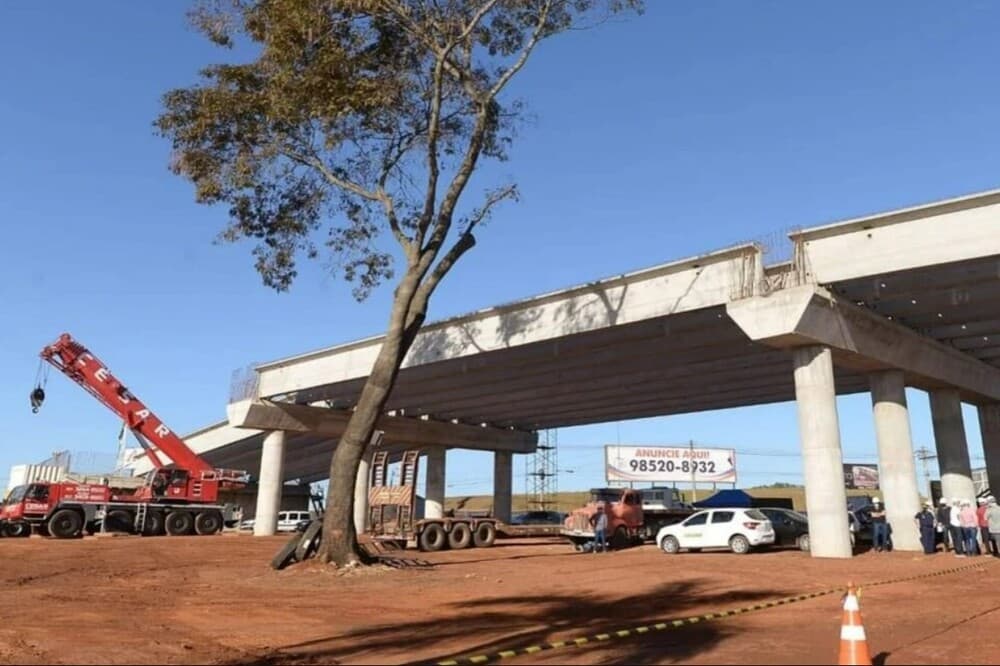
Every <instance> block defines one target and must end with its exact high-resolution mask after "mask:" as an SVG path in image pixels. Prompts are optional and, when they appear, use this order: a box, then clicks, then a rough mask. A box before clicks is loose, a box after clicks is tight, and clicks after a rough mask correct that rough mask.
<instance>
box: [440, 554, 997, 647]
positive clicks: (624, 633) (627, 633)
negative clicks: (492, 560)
mask: <svg viewBox="0 0 1000 666" xmlns="http://www.w3.org/2000/svg"><path fill="white" fill-rule="evenodd" d="M966 569H979V570H980V571H985V569H984V568H983V565H982V564H979V563H977V564H971V565H968V566H964V567H955V568H952V569H943V570H941V571H935V572H933V573H929V574H920V575H917V576H907V577H905V578H893V579H890V580H881V581H876V582H874V583H867V586H868V587H875V586H878V585H891V584H893V583H903V582H906V581H911V580H917V579H920V578H930V577H933V576H944V575H947V574H952V573H957V572H959V571H965V570H966ZM836 592H843V588H839V587H837V588H832V589H829V590H821V591H819V592H811V593H809V594H799V595H797V596H794V597H785V598H783V599H774V600H772V601H762V602H760V603H757V604H754V605H752V606H744V607H743V608H734V609H732V610H725V611H714V612H712V613H705V614H704V615H693V616H691V617H688V618H683V619H677V620H665V621H663V622H657V623H656V624H652V625H644V626H641V627H634V628H631V629H618V630H615V631H610V632H606V633H602V634H596V635H594V636H583V637H580V638H572V639H569V640H562V641H552V642H550V643H540V644H538V645H530V646H528V647H523V648H516V649H510V650H503V651H501V652H495V653H493V654H480V655H475V656H470V657H452V658H451V659H446V660H445V661H439V662H437V666H462V665H463V664H483V663H487V662H490V661H498V660H500V659H510V658H512V657H519V656H523V655H526V654H536V653H538V652H542V651H544V650H557V649H560V648H567V647H582V646H584V645H588V644H590V643H600V642H606V641H610V640H611V639H612V638H630V637H633V636H641V635H642V634H647V633H649V632H651V631H666V630H669V629H678V628H680V627H685V626H690V625H692V624H698V623H699V622H711V621H714V620H721V619H723V618H726V617H729V616H731V615H741V614H743V613H751V612H753V611H759V610H764V609H767V608H774V607H775V606H783V605H785V604H793V603H797V602H799V601H807V600H809V599H815V598H817V597H824V596H827V595H829V594H834V593H836ZM857 597H858V599H860V598H861V587H860V586H859V587H858V588H857Z"/></svg>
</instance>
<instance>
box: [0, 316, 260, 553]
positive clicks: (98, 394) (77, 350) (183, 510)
mask: <svg viewBox="0 0 1000 666" xmlns="http://www.w3.org/2000/svg"><path fill="white" fill-rule="evenodd" d="M40 356H41V357H42V360H44V361H46V362H48V363H49V364H51V365H52V366H54V367H55V368H57V369H58V370H59V371H60V372H62V373H63V374H64V375H66V376H67V377H69V378H70V379H72V380H73V381H74V382H76V383H77V384H79V385H80V386H81V387H82V388H83V389H84V390H85V391H87V392H88V393H90V394H91V395H92V396H94V397H95V398H97V400H99V401H100V402H101V403H103V404H104V406H105V407H107V408H108V409H110V410H111V411H112V412H114V413H115V414H117V415H118V416H119V417H121V418H122V420H123V421H124V422H125V425H126V426H127V427H128V428H129V429H130V430H131V431H132V432H133V434H134V435H135V437H136V439H137V440H138V441H139V444H140V446H142V448H143V450H144V452H145V454H146V457H147V458H148V459H149V461H150V463H152V466H153V469H152V471H150V472H149V473H148V474H147V475H146V476H145V478H143V477H101V478H98V479H92V478H90V477H84V478H82V479H74V478H72V477H68V478H67V480H65V481H59V482H47V481H44V482H43V481H38V482H34V483H30V484H27V485H24V486H19V487H17V488H14V489H12V490H11V492H10V494H9V495H8V497H7V499H6V500H5V501H4V504H3V507H2V508H0V534H4V535H8V536H28V535H29V534H30V532H31V528H32V527H34V528H35V529H36V530H37V531H38V532H40V533H42V534H49V535H51V536H54V537H57V538H71V537H75V536H79V535H80V534H82V532H83V531H84V530H85V529H87V530H93V529H95V527H94V526H95V525H96V524H97V523H98V521H102V528H103V529H105V530H106V531H120V532H135V533H137V534H143V535H148V536H153V535H159V534H162V533H163V532H166V533H167V534H170V535H182V534H191V533H192V532H195V533H197V534H215V533H217V532H219V531H221V530H222V527H223V524H224V520H223V513H224V512H225V511H227V510H228V508H229V507H227V506H223V505H219V504H218V496H219V490H220V488H232V489H238V488H242V487H244V486H245V485H246V477H247V474H246V472H244V471H240V470H228V469H216V468H214V467H213V466H212V465H210V464H208V463H207V462H206V461H205V460H204V459H202V458H201V457H200V456H199V455H198V454H196V453H195V452H194V451H192V450H191V449H190V448H189V447H188V446H187V445H186V444H185V443H184V441H183V440H182V439H181V438H180V437H178V436H177V435H175V434H174V433H173V431H172V430H170V428H168V427H167V426H165V425H164V424H163V421H161V420H160V419H159V417H157V416H156V415H155V414H154V413H153V412H152V411H151V410H150V409H149V408H148V407H146V405H144V404H143V403H142V401H140V400H139V399H138V398H136V397H135V396H134V395H132V393H131V392H130V391H129V390H128V389H127V388H126V387H125V385H124V384H122V383H121V382H120V381H119V380H118V379H117V378H115V376H114V375H112V374H111V373H110V372H109V371H108V369H107V367H106V366H105V365H104V364H103V363H102V362H101V361H100V360H98V359H97V357H95V356H94V355H93V354H91V353H90V352H89V351H88V350H87V348H86V347H84V346H83V345H81V344H80V343H79V342H77V341H75V340H73V338H72V336H70V335H69V334H68V333H64V334H63V335H61V336H60V337H59V339H58V340H57V341H56V342H55V343H54V344H51V345H49V346H47V347H45V348H44V349H42V351H41V354H40ZM44 400H45V391H44V390H43V389H42V387H41V386H38V387H36V388H35V390H34V391H32V393H31V404H32V408H33V411H35V412H37V411H38V408H39V407H40V406H41V404H42V402H43V401H44ZM163 456H166V457H167V458H169V460H170V463H172V466H168V463H167V462H165V461H164V459H163Z"/></svg>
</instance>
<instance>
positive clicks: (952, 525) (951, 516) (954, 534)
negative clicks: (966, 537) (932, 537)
mask: <svg viewBox="0 0 1000 666" xmlns="http://www.w3.org/2000/svg"><path fill="white" fill-rule="evenodd" d="M950 503H951V506H950V507H949V508H948V534H949V535H950V536H951V545H952V547H953V548H954V549H955V557H965V545H964V541H963V539H962V523H961V521H960V520H959V518H958V515H959V513H960V512H961V510H962V509H961V507H960V506H959V504H960V502H959V499H958V498H957V497H952V498H951V502H950Z"/></svg>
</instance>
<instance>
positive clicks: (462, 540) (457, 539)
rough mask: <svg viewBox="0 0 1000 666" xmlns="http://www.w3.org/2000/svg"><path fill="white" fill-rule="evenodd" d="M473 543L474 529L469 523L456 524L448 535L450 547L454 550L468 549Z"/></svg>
mask: <svg viewBox="0 0 1000 666" xmlns="http://www.w3.org/2000/svg"><path fill="white" fill-rule="evenodd" d="M471 543H472V528H471V527H469V524H468V523H455V524H454V525H452V526H451V532H450V533H449V534H448V547H449V548H451V549H452V550H461V549H462V548H468V547H469V544H471Z"/></svg>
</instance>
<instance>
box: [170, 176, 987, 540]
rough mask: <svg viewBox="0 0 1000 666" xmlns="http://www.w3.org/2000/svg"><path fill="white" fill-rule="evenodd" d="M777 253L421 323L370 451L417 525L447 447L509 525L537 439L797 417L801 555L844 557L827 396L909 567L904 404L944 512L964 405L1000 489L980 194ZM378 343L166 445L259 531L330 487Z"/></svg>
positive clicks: (731, 255)
mask: <svg viewBox="0 0 1000 666" xmlns="http://www.w3.org/2000/svg"><path fill="white" fill-rule="evenodd" d="M791 240H792V243H793V246H794V251H793V258H792V259H791V260H790V261H787V262H783V263H778V264H773V265H765V263H764V251H763V248H761V247H760V246H758V245H755V244H745V245H739V246H735V247H731V248H727V249H723V250H720V251H717V252H712V253H709V254H705V255H701V256H698V257H692V258H689V259H683V260H680V261H674V262H671V263H667V264H663V265H660V266H655V267H652V268H649V269H645V270H641V271H636V272H633V273H628V274H623V275H618V276H615V277H610V278H607V279H602V280H597V281H595V282H591V283H588V284H585V285H581V286H577V287H572V288H570V289H566V290H563V291H558V292H553V293H549V294H543V295H541V296H536V297H533V298H529V299H526V300H522V301H518V302H514V303H509V304H505V305H499V306H496V307H492V308H487V309H484V310H480V311H477V312H473V313H471V314H468V315H465V316H462V317H455V318H452V319H447V320H444V321H438V322H435V323H432V324H429V325H427V326H425V327H424V329H423V331H422V332H421V334H420V335H419V337H418V338H417V340H416V342H415V344H414V346H413V348H412V350H411V351H410V353H409V355H408V356H407V357H406V360H405V362H404V364H403V369H402V371H401V372H400V374H399V380H398V383H397V385H396V387H395V389H394V391H393V394H392V397H391V398H390V400H389V404H388V406H387V413H386V414H385V415H384V417H383V419H382V421H381V422H380V424H379V428H380V430H381V431H382V433H383V438H382V446H384V447H387V448H389V449H393V448H395V449H399V450H401V449H404V448H414V447H419V448H422V449H423V450H424V451H425V453H426V455H427V461H426V464H427V470H428V472H427V488H426V494H427V498H426V511H427V515H429V516H433V515H436V514H437V513H439V512H440V511H441V509H442V506H443V502H444V490H445V456H446V451H447V450H448V449H452V448H467V449H478V450H489V451H494V452H495V460H494V480H495V489H494V492H495V498H494V512H495V514H496V515H498V516H499V517H501V518H509V514H510V501H511V497H510V496H511V469H512V468H511V456H512V455H513V454H514V453H530V452H533V451H534V449H535V445H536V442H537V435H536V433H537V431H538V430H541V429H547V428H558V427H567V426H574V425H581V424H587V423H599V422H606V421H617V420H624V419H633V418H640V417H649V416H663V415H669V414H682V413H687V412H697V411H705V410H712V409H721V408H730V407H740V406H745V405H754V404H762V403H772V402H782V401H789V400H796V401H797V402H798V413H799V425H800V435H801V447H802V460H803V465H804V477H805V484H806V501H807V505H808V515H809V528H810V535H811V542H812V552H813V555H814V556H819V557H850V555H851V547H850V540H849V534H848V527H847V525H848V521H847V515H846V497H845V489H844V483H843V476H842V472H841V470H842V466H841V463H842V453H841V443H840V430H839V424H838V418H837V406H836V402H835V396H836V395H837V394H850V393H859V392H862V391H865V392H870V393H871V396H872V418H873V419H874V422H875V428H876V433H877V441H878V453H879V466H880V470H881V485H882V487H881V492H882V495H883V497H884V501H885V504H886V507H887V510H888V514H889V516H888V517H889V520H890V522H891V523H892V524H893V526H894V532H893V540H894V544H895V547H896V548H899V549H900V550H919V549H920V543H919V539H918V535H917V532H916V528H915V527H914V524H913V523H914V521H913V516H914V514H916V513H917V512H918V511H919V509H920V506H919V494H918V489H917V476H916V470H915V465H914V457H913V443H912V438H911V435H910V423H909V415H908V411H907V404H906V395H905V388H906V387H907V386H910V387H915V388H919V389H922V390H924V391H927V392H928V394H929V398H930V406H931V411H932V417H933V425H934V436H935V441H936V446H937V454H938V460H939V462H940V466H941V475H942V491H943V494H944V495H945V496H946V497H949V498H950V497H957V498H967V499H970V500H974V497H975V493H974V490H973V483H972V478H971V470H970V464H969V452H968V446H967V442H966V438H965V430H964V425H963V423H962V418H963V417H962V410H961V404H962V402H966V403H970V404H973V405H975V406H977V407H978V414H979V422H980V426H981V428H982V437H983V448H984V452H985V457H986V465H987V470H988V475H989V480H990V484H991V486H992V487H993V488H1000V191H992V192H986V193H981V194H975V195H971V196H965V197H961V198H956V199H951V200H947V201H940V202H935V203H931V204H927V205H921V206H917V207H912V208H907V209H903V210H895V211H891V212H887V213H882V214H877V215H871V216H867V217H863V218H858V219H854V220H848V221H845V222H840V223H836V224H831V225H826V226H821V227H815V228H809V229H805V230H803V231H799V232H796V233H794V234H792V235H791ZM380 344H381V338H378V337H375V338H370V339H366V340H360V341H357V342H352V343H348V344H343V345H338V346H335V347H330V348H327V349H321V350H318V351H313V352H309V353H305V354H301V355H298V356H293V357H290V358H285V359H281V360H278V361H274V362H270V363H265V364H263V365H259V366H257V367H256V382H255V385H256V390H255V391H254V394H253V395H252V396H251V397H250V398H249V399H247V400H244V401H241V402H236V403H233V404H231V405H229V408H228V421H227V422H224V423H221V424H217V425H214V426H211V427H209V428H206V429H203V430H201V431H199V432H196V433H193V434H191V435H189V436H188V437H187V438H186V441H187V443H188V444H189V445H191V446H192V448H194V449H195V450H196V451H199V452H200V453H203V454H205V455H206V457H207V458H208V459H209V460H211V461H212V462H213V463H215V464H217V465H219V466H222V467H234V468H242V469H248V470H250V471H251V472H252V473H253V474H255V475H256V476H258V478H259V480H260V493H259V497H258V506H257V526H258V527H257V530H258V533H260V534H266V533H268V532H269V531H273V529H274V514H275V512H276V507H277V506H278V502H279V500H280V493H281V485H282V482H283V481H285V480H287V479H301V480H304V481H314V480H320V479H324V478H327V477H328V469H327V467H328V464H329V460H330V455H331V452H332V450H333V448H334V447H335V446H336V444H337V440H338V437H339V435H340V434H341V433H342V432H343V429H344V426H345V424H346V422H347V419H348V418H349V416H350V413H351V409H352V408H353V406H354V405H355V403H356V401H357V399H358V395H359V393H360V390H361V387H362V386H363V384H364V381H365V379H366V376H367V374H368V372H369V369H370V368H371V365H372V362H373V360H374V358H375V356H376V354H377V352H378V349H379V346H380ZM366 473H367V466H366V465H362V470H361V472H360V474H359V477H361V476H363V475H366ZM362 487H363V484H361V483H359V492H358V493H357V494H356V499H357V501H358V503H359V512H358V515H359V518H360V516H361V515H363V513H364V507H363V505H364V503H365V502H366V496H365V493H364V492H362V491H361V488H362Z"/></svg>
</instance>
